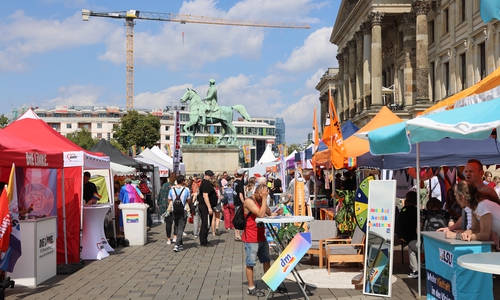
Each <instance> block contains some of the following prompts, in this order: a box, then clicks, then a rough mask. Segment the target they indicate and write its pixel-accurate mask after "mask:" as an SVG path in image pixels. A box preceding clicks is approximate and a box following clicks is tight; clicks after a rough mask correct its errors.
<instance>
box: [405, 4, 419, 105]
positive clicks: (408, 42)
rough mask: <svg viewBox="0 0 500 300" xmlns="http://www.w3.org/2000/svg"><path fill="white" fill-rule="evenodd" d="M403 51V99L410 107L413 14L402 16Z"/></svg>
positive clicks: (413, 96) (412, 73)
mask: <svg viewBox="0 0 500 300" xmlns="http://www.w3.org/2000/svg"><path fill="white" fill-rule="evenodd" d="M403 24H404V25H403V39H404V40H403V51H404V55H405V58H404V71H403V74H404V78H403V80H404V87H403V97H404V103H405V105H409V106H412V105H413V102H414V100H413V99H414V98H415V92H416V86H415V85H416V82H415V76H414V72H413V69H414V68H415V57H414V55H415V53H414V52H413V50H412V49H415V14H414V13H405V14H403Z"/></svg>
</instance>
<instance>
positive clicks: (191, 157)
mask: <svg viewBox="0 0 500 300" xmlns="http://www.w3.org/2000/svg"><path fill="white" fill-rule="evenodd" d="M239 154H240V149H239V147H238V146H216V145H182V162H183V163H184V165H185V166H186V176H192V175H193V174H195V173H203V172H205V170H212V171H213V172H214V173H217V172H219V173H220V174H221V175H222V172H224V171H226V172H227V173H228V174H230V175H231V176H232V174H233V173H234V171H236V170H237V169H238V168H239Z"/></svg>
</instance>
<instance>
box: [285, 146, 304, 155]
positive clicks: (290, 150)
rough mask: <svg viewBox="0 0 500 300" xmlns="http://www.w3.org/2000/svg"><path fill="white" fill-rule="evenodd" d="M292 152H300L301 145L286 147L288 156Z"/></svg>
mask: <svg viewBox="0 0 500 300" xmlns="http://www.w3.org/2000/svg"><path fill="white" fill-rule="evenodd" d="M294 150H297V152H300V151H302V145H301V144H290V145H288V154H290V153H292V152H293V151H294Z"/></svg>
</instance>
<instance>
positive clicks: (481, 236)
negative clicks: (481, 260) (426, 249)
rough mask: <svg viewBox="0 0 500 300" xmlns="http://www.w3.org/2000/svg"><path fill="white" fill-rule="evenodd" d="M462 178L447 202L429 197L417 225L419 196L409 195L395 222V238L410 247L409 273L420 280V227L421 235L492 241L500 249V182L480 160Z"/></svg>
mask: <svg viewBox="0 0 500 300" xmlns="http://www.w3.org/2000/svg"><path fill="white" fill-rule="evenodd" d="M463 174H464V176H463V178H461V180H460V181H458V182H457V183H456V184H455V185H454V186H452V187H450V188H449V189H448V190H447V191H446V200H445V201H441V200H440V199H438V198H437V197H430V198H429V200H428V201H426V202H425V209H424V210H422V211H421V212H420V213H421V218H420V224H417V223H418V222H417V214H418V213H419V212H418V211H417V208H416V206H417V193H416V192H415V191H410V192H408V193H407V194H406V198H405V201H404V207H403V208H402V209H401V211H400V212H399V214H398V216H397V218H396V228H395V232H396V235H397V236H398V237H399V238H400V239H401V241H402V242H403V243H404V244H407V245H408V253H409V261H410V262H409V264H410V265H409V266H410V273H408V277H410V278H417V277H418V269H419V266H418V263H417V261H418V259H417V258H418V257H417V253H418V246H417V245H418V244H419V243H417V238H418V237H417V227H418V226H420V230H422V231H440V232H444V234H445V237H446V238H448V239H457V240H462V241H471V240H478V241H488V240H490V241H493V242H494V244H495V245H494V247H495V249H498V247H499V242H500V241H499V236H500V200H499V196H500V195H499V193H498V192H497V191H498V190H499V189H498V188H497V186H498V182H495V180H497V181H500V178H498V177H496V176H495V178H493V176H492V173H491V172H489V171H484V167H483V164H482V163H481V162H480V161H479V160H477V159H470V160H468V161H467V164H466V165H465V168H464V171H463Z"/></svg>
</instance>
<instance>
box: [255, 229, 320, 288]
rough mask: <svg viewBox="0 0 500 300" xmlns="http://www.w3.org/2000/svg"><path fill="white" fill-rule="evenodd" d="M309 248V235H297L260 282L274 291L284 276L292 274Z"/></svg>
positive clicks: (305, 233) (306, 233) (304, 233)
mask: <svg viewBox="0 0 500 300" xmlns="http://www.w3.org/2000/svg"><path fill="white" fill-rule="evenodd" d="M309 248H311V233H309V232H302V233H297V234H296V235H295V237H294V238H293V239H292V240H291V241H290V243H289V244H288V246H286V248H285V250H283V252H282V253H281V254H280V256H278V258H277V259H276V261H274V263H273V265H272V266H271V267H270V268H269V270H267V272H266V274H264V276H263V277H262V280H263V281H264V282H265V283H266V284H267V285H268V286H269V288H271V289H272V290H273V291H275V290H276V288H277V287H278V286H279V285H280V284H281V283H282V282H283V280H284V279H285V278H286V276H288V274H290V272H292V270H293V268H295V266H296V265H297V263H298V262H299V261H300V260H301V259H302V257H303V256H304V254H306V252H307V250H309Z"/></svg>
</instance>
